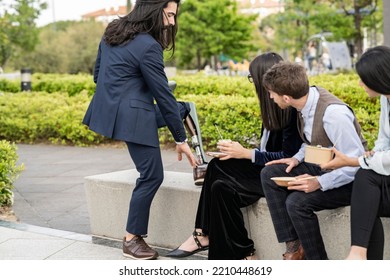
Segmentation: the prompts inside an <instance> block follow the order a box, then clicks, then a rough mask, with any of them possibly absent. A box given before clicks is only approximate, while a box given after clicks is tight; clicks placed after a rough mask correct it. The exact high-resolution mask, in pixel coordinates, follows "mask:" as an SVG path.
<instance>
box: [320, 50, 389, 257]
mask: <svg viewBox="0 0 390 280" xmlns="http://www.w3.org/2000/svg"><path fill="white" fill-rule="evenodd" d="M356 71H357V73H358V75H359V77H360V82H359V83H360V85H361V86H362V87H363V88H364V90H365V91H366V92H367V94H368V96H369V97H376V96H380V104H381V113H380V121H379V134H378V139H377V140H376V141H375V147H374V149H373V151H371V152H367V153H366V154H365V155H362V156H361V157H359V158H351V157H347V156H346V155H344V154H342V153H341V152H339V151H337V150H336V149H333V150H334V152H335V158H334V159H333V160H331V161H330V162H328V163H326V164H323V165H321V167H322V168H324V169H336V168H339V167H343V166H360V167H361V168H360V169H359V171H358V172H357V173H356V176H355V181H354V184H353V189H352V198H351V245H352V246H351V250H350V252H349V255H348V257H347V259H360V260H363V259H372V260H380V259H383V249H384V233H383V226H382V221H381V219H380V217H389V215H390V120H389V114H390V48H389V47H385V46H378V47H374V48H371V49H368V50H367V51H366V52H365V53H364V54H363V55H362V56H361V58H360V60H359V61H358V62H357V63H356Z"/></svg>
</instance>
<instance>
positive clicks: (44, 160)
mask: <svg viewBox="0 0 390 280" xmlns="http://www.w3.org/2000/svg"><path fill="white" fill-rule="evenodd" d="M17 152H18V155H19V161H18V162H19V163H23V164H24V166H25V169H24V171H23V172H22V173H21V175H20V177H19V178H18V179H17V181H16V182H15V189H14V194H15V199H14V205H13V210H14V213H15V215H16V216H17V217H18V219H19V222H17V223H14V222H7V221H1V220H0V260H1V259H3V260H7V259H8V260H13V259H26V260H44V259H70V260H71V259H88V260H100V259H103V260H106V259H107V260H108V259H113V260H123V259H126V258H124V257H122V250H121V246H122V243H121V242H120V241H117V240H108V239H102V238H97V237H92V236H90V235H89V234H90V226H89V216H88V210H87V205H86V198H85V191H84V177H86V176H90V175H96V174H101V173H107V172H114V171H120V170H126V169H132V168H134V164H133V163H132V161H131V158H130V156H129V154H128V151H127V148H126V147H125V146H120V147H118V148H112V147H92V148H91V147H88V148H84V147H70V146H57V145H43V144H42V145H41V144H40V145H18V151H17ZM162 157H163V162H164V167H165V170H167V171H178V172H188V173H192V168H191V167H190V166H189V164H188V162H187V161H186V160H183V161H182V162H179V161H178V160H177V155H176V153H175V151H173V150H163V151H162ZM194 187H195V186H194ZM178 242H180V241H178ZM156 249H157V250H158V251H159V253H160V256H162V257H160V258H159V259H164V257H163V256H164V255H165V253H166V250H164V248H156ZM193 259H204V256H200V257H198V256H194V258H193Z"/></svg>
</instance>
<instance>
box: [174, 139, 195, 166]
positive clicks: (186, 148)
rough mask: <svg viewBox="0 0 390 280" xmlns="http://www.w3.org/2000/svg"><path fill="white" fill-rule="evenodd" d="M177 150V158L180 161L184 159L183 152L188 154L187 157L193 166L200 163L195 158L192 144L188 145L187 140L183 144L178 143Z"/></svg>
mask: <svg viewBox="0 0 390 280" xmlns="http://www.w3.org/2000/svg"><path fill="white" fill-rule="evenodd" d="M176 152H177V159H178V160H179V161H181V160H182V159H183V155H182V153H184V154H185V155H186V156H187V159H188V161H189V163H190V164H191V166H192V168H195V167H196V166H197V165H198V164H200V163H199V162H198V160H197V159H196V158H195V156H194V155H193V154H192V152H191V149H190V146H188V144H187V142H185V143H183V144H177V145H176Z"/></svg>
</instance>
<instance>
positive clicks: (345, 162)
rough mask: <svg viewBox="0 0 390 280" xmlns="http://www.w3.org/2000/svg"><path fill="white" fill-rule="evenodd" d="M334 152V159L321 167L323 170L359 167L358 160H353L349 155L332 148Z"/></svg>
mask: <svg viewBox="0 0 390 280" xmlns="http://www.w3.org/2000/svg"><path fill="white" fill-rule="evenodd" d="M332 152H333V153H334V155H335V156H334V158H333V159H332V160H331V161H329V162H327V163H323V164H321V165H320V167H321V168H322V169H337V168H340V167H344V166H359V160H358V158H351V157H348V156H347V155H345V154H343V153H342V152H340V151H339V150H337V149H336V148H335V147H333V148H332Z"/></svg>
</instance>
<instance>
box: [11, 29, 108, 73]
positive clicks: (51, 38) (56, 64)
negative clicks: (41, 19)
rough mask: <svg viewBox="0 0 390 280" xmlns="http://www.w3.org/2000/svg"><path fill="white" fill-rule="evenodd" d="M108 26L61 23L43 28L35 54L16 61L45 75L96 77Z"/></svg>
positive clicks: (17, 64) (15, 62)
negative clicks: (97, 58) (59, 74)
mask: <svg viewBox="0 0 390 280" xmlns="http://www.w3.org/2000/svg"><path fill="white" fill-rule="evenodd" d="M103 31H104V26H103V24H102V23H99V22H94V21H90V22H74V21H60V22H56V24H55V28H54V26H53V24H50V25H47V26H45V27H43V28H42V30H41V33H40V36H39V44H38V45H37V48H36V50H35V51H33V52H30V53H29V54H26V55H24V56H23V57H20V58H19V59H15V60H13V67H14V68H18V67H20V65H22V64H27V65H29V67H31V68H32V69H33V71H34V72H41V73H70V74H76V73H92V71H93V67H94V63H95V59H96V54H97V48H98V44H99V41H100V38H101V36H102V34H103Z"/></svg>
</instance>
